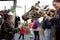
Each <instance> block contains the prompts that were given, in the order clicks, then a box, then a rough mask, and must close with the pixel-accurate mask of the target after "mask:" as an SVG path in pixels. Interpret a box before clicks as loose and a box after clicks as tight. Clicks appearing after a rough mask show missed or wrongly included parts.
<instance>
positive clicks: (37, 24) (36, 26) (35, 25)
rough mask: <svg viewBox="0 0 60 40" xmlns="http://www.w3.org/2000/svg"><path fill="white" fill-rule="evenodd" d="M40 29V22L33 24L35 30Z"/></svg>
mask: <svg viewBox="0 0 60 40" xmlns="http://www.w3.org/2000/svg"><path fill="white" fill-rule="evenodd" d="M38 27H39V22H38V21H36V22H34V24H33V27H32V28H33V29H36V28H38Z"/></svg>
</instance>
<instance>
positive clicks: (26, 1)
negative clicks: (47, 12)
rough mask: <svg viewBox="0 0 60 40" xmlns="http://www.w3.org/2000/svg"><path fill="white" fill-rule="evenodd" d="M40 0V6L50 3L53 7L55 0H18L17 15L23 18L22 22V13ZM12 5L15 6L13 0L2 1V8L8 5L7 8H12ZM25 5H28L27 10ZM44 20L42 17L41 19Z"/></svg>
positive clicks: (0, 2)
mask: <svg viewBox="0 0 60 40" xmlns="http://www.w3.org/2000/svg"><path fill="white" fill-rule="evenodd" d="M38 1H40V6H41V7H42V6H45V5H49V7H50V8H53V6H52V1H53V0H17V6H18V7H16V15H18V16H19V17H20V19H21V22H23V20H22V18H21V17H22V15H23V14H24V13H25V12H28V11H29V10H30V8H31V6H32V5H34V4H35V3H36V2H38ZM11 6H13V1H10V2H8V1H0V10H4V7H6V9H10V8H11ZM25 6H26V11H25ZM40 20H42V18H41V19H40Z"/></svg>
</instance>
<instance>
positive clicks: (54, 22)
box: [0, 0, 60, 40]
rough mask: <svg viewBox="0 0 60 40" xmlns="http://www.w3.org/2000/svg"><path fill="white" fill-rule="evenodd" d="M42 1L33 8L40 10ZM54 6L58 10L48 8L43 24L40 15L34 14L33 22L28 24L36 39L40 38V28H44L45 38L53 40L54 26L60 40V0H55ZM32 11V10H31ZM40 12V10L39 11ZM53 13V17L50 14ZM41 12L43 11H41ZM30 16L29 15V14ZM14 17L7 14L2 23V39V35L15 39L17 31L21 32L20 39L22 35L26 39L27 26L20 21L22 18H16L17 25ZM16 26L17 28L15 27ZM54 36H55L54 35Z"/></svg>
mask: <svg viewBox="0 0 60 40" xmlns="http://www.w3.org/2000/svg"><path fill="white" fill-rule="evenodd" d="M39 3H40V1H38V2H37V3H35V6H33V9H34V8H35V10H40V9H39V8H40V6H39ZM53 6H54V8H55V9H56V10H54V11H53V10H49V9H48V10H46V11H48V13H47V12H46V13H45V15H43V23H42V26H40V22H39V21H40V20H39V17H38V15H37V16H36V15H34V16H33V18H32V19H31V23H29V24H28V26H29V28H30V32H31V33H32V34H34V40H40V34H39V32H40V29H41V28H42V29H43V35H42V36H43V40H53V39H51V35H52V34H51V29H52V28H54V29H55V30H56V31H54V34H55V38H54V39H55V40H60V0H53ZM30 11H31V10H30ZM37 12H39V11H37ZM50 12H51V14H53V17H51V16H50V14H49V13H50ZM40 13H41V12H40ZM27 16H28V15H27ZM12 19H13V17H12V15H5V16H4V22H3V24H2V25H1V35H2V36H1V37H0V40H2V37H3V38H4V39H5V40H14V35H15V33H18V32H19V34H20V36H19V39H18V40H20V38H21V36H22V39H23V40H24V34H25V32H26V28H25V27H24V23H21V22H20V18H19V17H16V18H15V25H14V23H13V20H12ZM14 26H15V28H14ZM17 30H18V31H17ZM52 38H53V37H52Z"/></svg>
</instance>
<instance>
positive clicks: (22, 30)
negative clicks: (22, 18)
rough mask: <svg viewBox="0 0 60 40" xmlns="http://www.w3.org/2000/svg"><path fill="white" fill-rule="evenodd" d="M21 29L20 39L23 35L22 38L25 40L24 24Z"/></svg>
mask: <svg viewBox="0 0 60 40" xmlns="http://www.w3.org/2000/svg"><path fill="white" fill-rule="evenodd" d="M19 31H20V36H19V39H20V38H21V36H22V38H23V40H24V33H25V28H24V27H23V26H22V27H21V28H20V29H19Z"/></svg>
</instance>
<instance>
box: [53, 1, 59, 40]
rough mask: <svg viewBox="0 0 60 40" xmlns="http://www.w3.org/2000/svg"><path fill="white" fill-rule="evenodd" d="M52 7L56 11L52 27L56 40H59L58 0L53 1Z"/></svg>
mask: <svg viewBox="0 0 60 40" xmlns="http://www.w3.org/2000/svg"><path fill="white" fill-rule="evenodd" d="M53 6H54V8H55V9H56V12H55V17H54V19H55V21H54V25H55V28H56V40H60V0H54V1H53Z"/></svg>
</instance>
